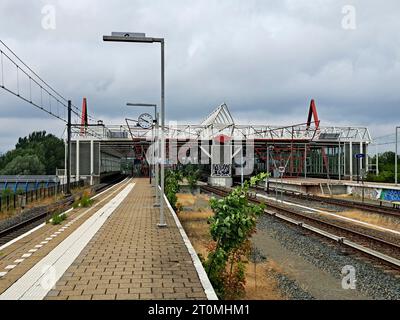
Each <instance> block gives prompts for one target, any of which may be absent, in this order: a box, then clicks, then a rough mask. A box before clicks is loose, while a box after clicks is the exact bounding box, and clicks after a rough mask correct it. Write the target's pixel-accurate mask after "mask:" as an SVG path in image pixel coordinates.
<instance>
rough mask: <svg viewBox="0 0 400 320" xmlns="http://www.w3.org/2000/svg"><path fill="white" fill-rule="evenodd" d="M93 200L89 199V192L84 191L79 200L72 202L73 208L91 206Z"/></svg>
mask: <svg viewBox="0 0 400 320" xmlns="http://www.w3.org/2000/svg"><path fill="white" fill-rule="evenodd" d="M93 202H94V200H93V199H90V196H89V194H87V193H84V194H83V195H82V198H81V199H80V200H79V201H76V202H75V203H74V204H73V208H74V209H76V208H88V207H91V206H92V204H93Z"/></svg>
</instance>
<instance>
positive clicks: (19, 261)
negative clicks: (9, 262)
mask: <svg viewBox="0 0 400 320" xmlns="http://www.w3.org/2000/svg"><path fill="white" fill-rule="evenodd" d="M24 260H25V259H17V260H15V261H14V263H21V262H22V261H24Z"/></svg>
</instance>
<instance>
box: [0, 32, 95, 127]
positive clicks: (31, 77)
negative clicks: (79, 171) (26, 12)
mask: <svg viewBox="0 0 400 320" xmlns="http://www.w3.org/2000/svg"><path fill="white" fill-rule="evenodd" d="M0 43H1V44H2V45H3V46H4V48H5V49H7V51H8V52H7V53H6V52H5V51H4V50H3V49H1V48H0V55H1V59H0V63H1V87H2V88H3V89H4V90H6V91H7V92H9V93H11V94H13V95H15V96H17V97H18V98H20V99H22V100H24V101H26V102H28V103H29V104H31V105H33V106H35V107H36V108H38V109H40V110H42V111H44V112H46V113H47V114H49V115H51V116H53V117H55V118H57V119H59V120H61V121H63V122H65V123H66V122H67V120H66V110H67V108H68V105H67V104H68V99H66V98H65V97H64V96H63V95H61V94H60V93H59V92H58V91H57V90H55V89H54V87H53V86H51V85H50V84H49V83H48V82H46V81H45V80H44V79H43V78H42V77H41V76H39V75H38V74H37V73H36V72H35V71H34V70H33V69H32V68H31V67H29V66H28V65H27V64H26V63H25V62H24V61H23V60H22V59H21V58H20V57H19V56H18V55H17V54H16V53H15V52H14V51H13V50H12V49H11V48H10V47H8V46H7V45H6V44H5V43H4V41H3V40H1V39H0ZM5 59H7V60H8V61H9V62H10V63H11V64H12V65H14V66H15V67H16V82H17V90H16V91H15V90H13V89H11V88H9V87H8V86H7V85H6V82H5V81H6V79H5V71H4V64H5ZM21 75H22V76H25V77H26V79H27V80H28V82H29V94H28V95H27V96H25V95H23V94H22V93H21V87H20V82H21ZM32 84H34V85H35V86H36V87H37V88H38V89H39V90H40V103H39V102H38V101H34V99H33V95H32V91H33V89H32ZM44 94H47V95H48V99H49V104H48V106H47V107H46V106H45V105H44V100H43V98H44V97H43V95H44ZM52 100H55V103H56V104H57V109H56V111H54V109H52ZM53 105H54V103H53ZM60 105H61V106H62V107H63V109H64V112H63V115H61V114H60V112H59V107H60ZM71 112H72V113H73V114H74V117H75V116H76V118H75V119H74V121H75V123H79V121H80V119H81V115H80V110H79V108H78V107H76V106H75V105H74V104H72V109H71ZM88 118H89V119H90V120H91V121H96V120H95V119H94V118H93V117H91V116H88Z"/></svg>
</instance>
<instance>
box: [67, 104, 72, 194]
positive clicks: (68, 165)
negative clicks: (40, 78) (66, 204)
mask: <svg viewBox="0 0 400 320" xmlns="http://www.w3.org/2000/svg"><path fill="white" fill-rule="evenodd" d="M71 111H72V103H71V100H68V122H67V168H66V172H67V195H70V194H71Z"/></svg>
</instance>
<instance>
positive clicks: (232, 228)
mask: <svg viewBox="0 0 400 320" xmlns="http://www.w3.org/2000/svg"><path fill="white" fill-rule="evenodd" d="M266 177H267V174H266V173H261V174H259V175H257V176H255V177H252V178H251V179H250V181H246V182H245V183H244V185H243V187H242V186H240V187H237V188H235V189H233V191H232V192H231V193H230V194H228V195H227V196H226V197H225V198H222V199H216V198H212V199H211V200H210V204H211V208H212V210H213V212H214V216H213V217H211V218H210V219H209V223H210V225H211V226H210V233H211V236H212V238H213V240H214V241H215V243H214V244H212V246H211V247H210V248H209V254H208V256H207V259H204V258H202V257H201V259H202V261H203V265H204V267H205V270H206V271H207V274H208V276H209V279H210V281H211V283H212V284H213V287H214V289H215V291H216V293H217V295H218V296H219V297H220V298H222V299H238V298H241V297H242V296H243V295H244V293H245V283H246V278H245V271H246V263H247V257H248V256H249V253H250V252H251V244H250V238H251V236H252V234H253V233H254V232H255V229H256V224H257V218H258V216H260V215H261V214H262V213H263V212H264V206H263V205H257V204H254V203H251V202H250V201H249V195H248V190H249V188H250V187H252V186H255V185H256V184H257V183H258V182H260V181H262V180H264V179H265V178H266Z"/></svg>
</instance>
